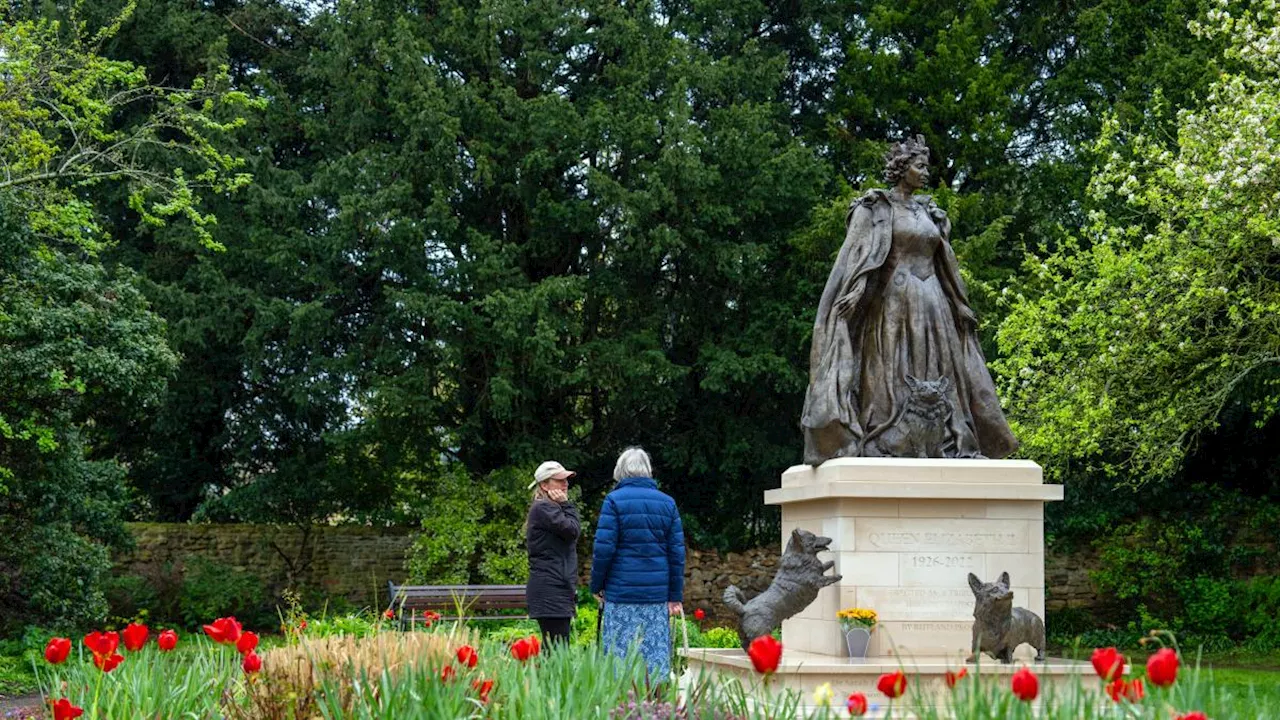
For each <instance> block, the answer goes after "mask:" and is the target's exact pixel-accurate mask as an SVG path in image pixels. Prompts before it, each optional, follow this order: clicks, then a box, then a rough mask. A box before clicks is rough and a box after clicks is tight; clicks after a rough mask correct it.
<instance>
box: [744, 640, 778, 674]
mask: <svg viewBox="0 0 1280 720" xmlns="http://www.w3.org/2000/svg"><path fill="white" fill-rule="evenodd" d="M747 657H749V658H751V664H752V666H754V667H755V669H756V672H758V673H760V674H762V675H768V674H770V673H772V672H775V671H777V669H778V663H780V662H782V643H780V642H778V641H777V640H775V639H774V638H773V636H772V635H761V636H760V637H758V638H756V639H755V640H752V641H751V644H750V645H748V646H747Z"/></svg>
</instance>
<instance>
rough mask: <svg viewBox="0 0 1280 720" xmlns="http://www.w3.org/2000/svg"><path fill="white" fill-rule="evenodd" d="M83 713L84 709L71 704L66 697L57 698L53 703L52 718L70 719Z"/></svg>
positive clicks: (58, 719) (55, 719)
mask: <svg viewBox="0 0 1280 720" xmlns="http://www.w3.org/2000/svg"><path fill="white" fill-rule="evenodd" d="M83 714H84V710H82V709H80V708H78V707H76V706H75V705H72V704H71V701H70V700H68V699H66V698H59V699H58V702H56V703H54V704H53V720H72V719H73V718H78V717H80V716H81V715H83Z"/></svg>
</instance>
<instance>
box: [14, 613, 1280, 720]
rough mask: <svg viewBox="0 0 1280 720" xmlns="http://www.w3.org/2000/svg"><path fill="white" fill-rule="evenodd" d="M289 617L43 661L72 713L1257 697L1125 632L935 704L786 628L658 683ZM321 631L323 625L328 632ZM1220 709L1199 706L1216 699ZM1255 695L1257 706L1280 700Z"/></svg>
mask: <svg viewBox="0 0 1280 720" xmlns="http://www.w3.org/2000/svg"><path fill="white" fill-rule="evenodd" d="M349 625H350V626H352V627H356V628H358V629H359V632H353V633H342V632H335V631H333V628H334V626H335V624H334V623H326V622H314V623H312V625H310V626H308V625H307V623H306V621H305V620H303V621H301V622H292V621H291V622H288V623H286V630H287V632H286V633H285V634H284V635H283V636H282V637H281V638H274V639H273V640H272V642H273V643H274V647H270V648H267V647H259V643H258V638H257V636H256V635H255V634H254V633H252V632H245V631H244V630H243V629H242V628H241V627H240V626H239V624H238V623H236V622H235V620H234V619H233V618H220V619H218V620H217V621H215V622H213V623H210V624H209V625H207V626H205V628H204V633H203V634H201V635H198V636H190V635H188V636H186V637H179V636H178V634H177V633H174V632H173V631H165V632H163V633H160V634H159V635H158V636H157V635H153V634H152V633H151V631H150V630H149V629H148V628H145V627H143V626H139V625H131V626H129V627H128V628H126V629H125V630H124V631H123V632H121V633H114V632H93V633H90V634H88V635H87V636H85V637H84V638H83V639H82V640H81V641H80V642H73V641H72V640H71V639H69V638H53V639H51V640H50V641H49V643H48V645H47V647H46V650H45V659H44V661H43V662H42V663H40V665H39V667H37V669H36V672H37V675H38V678H39V682H40V686H41V688H42V691H43V692H44V694H45V696H46V698H47V703H46V708H47V710H46V713H45V717H52V718H54V720H64V719H66V720H70V719H71V718H76V717H84V718H92V719H94V720H126V719H127V720H136V719H137V718H192V719H197V720H202V719H209V720H213V719H219V720H221V719H227V720H250V719H262V720H276V719H283V718H295V719H299V720H301V719H314V718H325V719H333V720H337V719H338V718H344V719H345V718H355V719H357V720H360V719H369V720H372V719H373V718H396V720H418V719H421V720H428V719H429V720H440V719H442V718H522V719H529V720H538V719H541V718H545V719H546V720H552V719H557V720H558V719H559V718H569V717H571V718H620V719H625V720H641V719H642V718H644V719H648V718H684V719H693V718H699V719H711V718H715V719H717V720H731V719H734V718H744V719H745V718H784V717H785V718H793V717H808V718H813V719H815V720H818V719H822V718H836V717H850V716H854V717H859V716H864V715H865V716H867V717H886V716H887V717H895V716H896V717H914V718H919V719H921V720H927V719H928V718H942V717H948V718H975V719H976V718H1030V717H1032V716H1033V713H1034V717H1037V718H1048V719H1051V720H1053V719H1058V718H1062V719H1066V718H1071V720H1078V719H1079V718H1086V719H1088V718H1118V717H1125V718H1149V719H1151V720H1155V719H1157V718H1158V719H1159V720H1170V719H1171V718H1183V719H1184V720H1204V719H1205V718H1210V717H1216V718H1219V719H1220V720H1225V718H1231V717H1241V714H1240V709H1241V708H1242V707H1245V706H1246V705H1242V704H1241V703H1246V704H1247V702H1248V700H1247V699H1244V700H1242V699H1240V698H1232V697H1230V696H1227V695H1226V694H1224V693H1222V692H1220V691H1217V690H1216V689H1215V688H1214V687H1213V686H1212V684H1211V683H1208V682H1205V681H1204V678H1203V677H1202V675H1201V673H1200V671H1199V669H1198V668H1196V667H1192V668H1186V667H1184V666H1183V662H1182V659H1181V658H1180V656H1179V655H1178V653H1177V652H1176V650H1175V649H1174V648H1173V647H1169V648H1167V649H1162V650H1160V651H1159V652H1157V653H1155V654H1154V655H1152V656H1151V658H1150V659H1149V660H1148V661H1147V662H1146V665H1145V673H1144V674H1143V675H1142V676H1139V675H1136V674H1133V673H1130V674H1126V669H1129V668H1130V663H1127V662H1126V661H1125V659H1124V658H1123V657H1121V656H1120V655H1119V653H1117V652H1116V651H1115V650H1114V649H1113V648H1104V649H1099V650H1097V651H1095V652H1094V654H1093V656H1092V663H1093V667H1094V670H1096V674H1097V677H1093V676H1092V675H1091V676H1090V677H1087V678H1081V681H1080V683H1079V685H1078V686H1077V687H1074V688H1070V689H1069V690H1067V691H1065V692H1058V691H1052V690H1050V689H1048V688H1042V687H1041V684H1040V682H1039V679H1038V677H1037V675H1036V670H1035V666H1028V667H1025V668H1022V669H1020V670H1019V671H1018V672H1016V673H1014V674H1013V675H1012V677H1011V678H1010V677H1005V678H1002V679H1000V680H998V681H997V680H996V679H993V678H992V677H987V678H984V677H983V676H982V673H981V671H980V669H978V668H973V669H971V670H969V671H967V672H965V671H961V669H959V668H958V669H957V671H956V672H955V673H954V674H953V676H951V677H948V682H947V685H948V687H949V688H950V690H949V691H948V692H949V699H948V702H947V703H946V704H944V706H942V707H935V706H934V703H932V702H928V701H926V700H925V698H924V697H923V696H922V695H921V694H919V689H918V688H917V687H916V686H915V683H913V678H912V675H911V671H910V668H909V667H905V668H903V669H902V670H900V671H897V672H893V673H888V674H886V675H885V676H884V677H882V678H880V682H879V683H878V684H877V687H878V692H876V693H874V695H875V696H874V697H868V696H867V695H863V694H860V693H855V694H853V695H850V696H849V697H847V698H845V697H836V696H835V695H834V693H833V692H832V691H831V689H830V687H826V688H819V691H818V692H817V693H815V694H814V695H813V696H811V697H802V696H800V695H798V694H796V693H794V692H787V691H781V690H778V689H776V688H775V687H774V685H776V684H777V683H775V682H773V673H774V672H775V671H776V669H777V668H778V663H779V659H780V657H781V654H782V650H783V648H782V647H781V644H780V643H779V642H778V641H777V640H776V639H774V638H772V637H763V638H758V639H757V640H756V641H755V642H753V643H752V644H751V647H750V648H749V650H748V654H749V656H750V659H751V662H752V664H753V666H754V668H755V670H756V672H757V673H758V675H757V676H756V678H755V679H754V681H753V682H748V683H742V682H739V681H737V680H733V679H718V678H685V679H684V680H683V681H682V682H681V683H680V685H679V686H677V685H676V684H674V683H666V684H663V685H661V686H659V689H658V690H657V691H654V692H648V691H646V684H645V678H644V670H643V665H642V663H640V662H638V661H637V660H636V659H634V658H631V659H628V660H618V659H615V658H610V657H607V656H603V655H601V653H600V652H599V650H598V648H596V647H593V646H592V647H564V648H545V647H543V646H542V644H541V643H540V642H539V641H538V639H537V637H534V636H526V637H521V638H517V639H514V640H510V641H507V640H504V641H496V640H491V639H485V638H482V637H480V636H479V635H478V634H477V633H476V632H475V631H474V630H472V629H470V628H467V627H466V626H465V625H462V624H452V623H449V624H441V623H436V624H434V625H433V626H432V627H431V628H429V629H425V630H421V631H413V632H399V631H394V630H391V629H390V628H389V627H383V626H382V624H381V623H380V622H378V621H377V620H370V619H366V620H364V621H361V622H358V623H357V622H354V621H352V622H351V623H349ZM313 633H314V634H313ZM1202 710H1204V711H1208V714H1199V715H1198V714H1196V713H1197V712H1200V711H1202ZM1274 710H1275V708H1261V707H1256V708H1251V709H1250V716H1251V717H1260V716H1261V717H1266V716H1276V715H1275V713H1274Z"/></svg>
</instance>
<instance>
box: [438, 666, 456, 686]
mask: <svg viewBox="0 0 1280 720" xmlns="http://www.w3.org/2000/svg"><path fill="white" fill-rule="evenodd" d="M454 675H455V673H454V670H453V666H452V665H445V666H444V667H443V668H442V669H441V670H440V682H449V681H450V680H452V679H453V676H454Z"/></svg>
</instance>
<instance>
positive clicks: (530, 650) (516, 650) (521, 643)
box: [511, 638, 538, 662]
mask: <svg viewBox="0 0 1280 720" xmlns="http://www.w3.org/2000/svg"><path fill="white" fill-rule="evenodd" d="M537 654H538V653H537V651H536V650H534V647H533V645H532V644H531V643H530V642H529V638H520V639H519V640H517V641H515V642H513V643H511V657H513V658H515V659H517V660H519V661H520V662H524V661H525V660H528V659H529V658H531V657H533V656H534V655H537Z"/></svg>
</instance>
